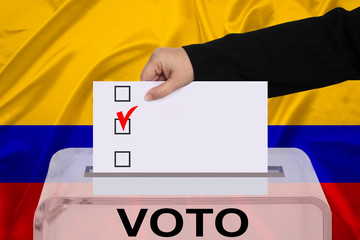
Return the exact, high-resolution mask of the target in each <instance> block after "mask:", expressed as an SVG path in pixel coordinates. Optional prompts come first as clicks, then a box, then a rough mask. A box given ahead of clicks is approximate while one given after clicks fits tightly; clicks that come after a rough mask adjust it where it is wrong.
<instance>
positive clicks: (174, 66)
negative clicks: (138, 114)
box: [140, 48, 194, 101]
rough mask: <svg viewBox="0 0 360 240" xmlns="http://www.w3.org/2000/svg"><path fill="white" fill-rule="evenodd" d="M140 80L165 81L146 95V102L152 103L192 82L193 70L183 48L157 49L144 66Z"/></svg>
mask: <svg viewBox="0 0 360 240" xmlns="http://www.w3.org/2000/svg"><path fill="white" fill-rule="evenodd" d="M140 80H141V81H166V82H165V83H163V84H161V85H159V86H157V87H154V88H152V89H150V90H149V91H148V92H147V93H146V96H145V99H146V101H152V100H156V99H159V98H162V97H165V96H167V95H169V94H170V93H172V92H173V91H175V90H177V89H179V88H181V87H183V86H185V85H187V84H189V83H190V82H192V81H193V80H194V70H193V67H192V65H191V62H190V59H189V57H188V55H187V53H186V52H185V50H184V49H183V48H157V49H155V51H154V52H153V54H152V55H151V57H150V59H149V61H148V62H147V64H146V65H145V67H144V69H143V71H142V73H141V76H140Z"/></svg>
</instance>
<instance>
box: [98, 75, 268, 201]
mask: <svg viewBox="0 0 360 240" xmlns="http://www.w3.org/2000/svg"><path fill="white" fill-rule="evenodd" d="M161 83H162V82H94V103H93V107H94V119H93V125H94V153H93V154H94V155H93V156H94V158H93V165H94V169H93V171H94V172H95V173H127V174H128V175H126V176H127V177H121V175H119V176H120V177H112V180H113V181H118V182H119V184H121V185H122V186H121V187H119V188H121V190H119V191H121V192H118V191H117V190H114V189H111V188H114V185H112V186H104V185H108V184H107V182H108V181H109V178H100V177H99V178H97V179H96V183H95V181H94V189H95V190H96V189H98V190H96V191H95V190H94V191H95V193H96V194H121V193H124V194H136V193H144V194H147V195H149V194H150V195H151V194H163V193H169V194H176V193H179V194H189V193H192V191H183V192H182V191H181V190H179V189H177V190H176V191H175V192H174V191H170V190H169V192H167V191H165V192H164V191H162V190H161V191H157V190H156V189H151V188H146V187H144V186H143V185H144V182H148V183H150V182H151V181H152V186H155V185H156V186H158V187H160V188H162V189H166V188H168V189H173V188H174V184H173V182H172V181H175V182H176V181H178V179H179V178H178V177H179V176H180V178H182V180H181V182H182V184H186V185H187V187H188V185H195V188H196V182H199V184H200V185H199V186H201V184H206V185H207V186H208V187H207V188H209V189H211V188H213V187H214V185H213V184H216V183H217V184H218V185H219V186H220V185H221V186H222V188H223V189H230V188H239V189H241V188H243V189H246V190H244V191H240V192H239V194H244V193H245V194H246V193H248V194H264V193H266V184H267V182H266V179H265V178H263V179H255V178H254V179H253V182H256V183H255V185H256V186H255V185H251V184H249V182H248V181H247V180H248V179H246V178H244V177H242V178H241V179H240V178H239V179H238V180H236V177H227V175H226V174H229V173H265V172H267V169H268V168H267V167H268V164H267V83H266V82H260V81H259V82H231V81H223V82H222V81H216V82H193V83H191V84H189V85H187V86H185V87H183V88H181V89H179V90H177V91H175V92H173V93H172V94H170V95H169V96H167V97H165V98H162V99H159V100H155V101H150V102H147V101H145V94H146V92H147V91H148V90H149V89H151V88H153V87H155V86H157V85H159V84H161ZM129 173H133V176H138V177H129ZM204 173H207V174H208V175H201V174H204ZM136 174H137V175H136ZM141 174H143V175H141ZM147 174H152V175H151V176H150V177H148V178H146V177H147V176H149V175H147ZM156 174H159V176H156ZM164 174H166V177H165V178H164V176H165V175H164ZM171 174H174V176H177V177H175V178H172V177H171ZM179 174H180V175H179ZM181 174H184V175H181ZM186 174H190V175H186ZM191 174H192V175H191ZM196 174H199V177H198V176H197V175H196ZM211 174H215V175H216V174H217V175H216V176H219V174H220V175H221V174H223V176H224V177H222V178H220V177H215V178H214V177H212V176H213V175H211ZM215 175H214V176H215ZM161 176H162V177H161ZM186 176H188V177H186ZM200 176H203V177H200ZM204 176H205V177H204ZM144 178H146V179H147V180H144ZM94 180H95V179H94ZM235 180H236V181H235ZM149 181H150V182H149ZM164 182H166V183H168V185H167V186H164V185H163V184H164ZM246 183H248V184H246ZM99 184H100V185H102V187H101V188H100V187H99V188H98V187H97V185H99ZM229 184H231V185H233V184H237V185H236V186H227V185H229ZM259 184H260V185H261V186H260V187H257V186H258V185H259ZM242 185H244V186H242ZM245 185H246V186H245ZM141 186H143V188H144V189H145V188H146V189H147V190H144V191H139V192H136V191H135V192H134V191H133V189H134V188H136V187H139V188H141ZM171 186H172V187H171ZM175 186H176V187H179V188H181V186H178V185H176V184H175ZM126 188H129V189H132V190H129V191H127V190H126ZM202 189H203V191H201V190H199V189H194V192H197V193H199V194H213V193H214V192H213V190H211V191H207V190H206V189H205V190H204V187H202ZM224 193H225V194H227V193H237V192H233V191H232V190H231V191H227V190H225V191H224V190H222V191H220V192H219V194H224ZM215 195H216V194H215Z"/></svg>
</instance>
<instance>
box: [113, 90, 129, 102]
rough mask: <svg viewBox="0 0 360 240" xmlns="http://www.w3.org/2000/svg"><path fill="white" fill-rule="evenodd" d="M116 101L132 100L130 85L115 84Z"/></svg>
mask: <svg viewBox="0 0 360 240" xmlns="http://www.w3.org/2000/svg"><path fill="white" fill-rule="evenodd" d="M114 94H115V102H130V86H115V91H114Z"/></svg>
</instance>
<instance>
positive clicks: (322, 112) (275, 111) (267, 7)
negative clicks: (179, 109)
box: [0, 0, 360, 125]
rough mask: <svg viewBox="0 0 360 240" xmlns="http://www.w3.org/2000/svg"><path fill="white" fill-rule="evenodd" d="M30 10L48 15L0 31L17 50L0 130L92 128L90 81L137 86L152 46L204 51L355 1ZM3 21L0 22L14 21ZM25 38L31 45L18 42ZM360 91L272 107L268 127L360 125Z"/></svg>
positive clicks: (84, 4)
mask: <svg viewBox="0 0 360 240" xmlns="http://www.w3.org/2000/svg"><path fill="white" fill-rule="evenodd" d="M8 2H11V1H8ZM23 2H24V4H25V2H27V0H23ZM33 2H34V3H38V4H32V5H26V6H27V9H26V10H27V11H28V12H36V13H37V12H39V11H40V12H41V10H39V9H44V10H43V11H47V12H46V14H45V13H44V17H41V19H46V17H45V16H47V14H48V15H49V14H50V13H51V11H53V12H54V13H53V15H52V16H51V17H50V18H49V19H48V20H47V21H46V22H42V23H40V22H41V21H40V20H38V21H34V22H32V23H31V24H30V25H29V24H27V23H28V22H29V20H28V19H26V18H24V19H23V22H21V20H19V18H18V16H17V21H18V22H17V26H16V27H14V28H13V31H12V32H11V34H9V31H7V30H6V29H7V28H6V26H5V27H4V26H0V41H1V42H5V43H7V44H9V42H16V46H13V48H12V50H11V51H8V52H4V51H0V57H1V58H0V60H1V61H2V64H3V68H2V70H1V72H0V83H1V84H0V125H88V124H92V81H103V80H105V79H111V80H119V81H121V80H124V81H137V80H139V75H140V72H141V70H142V67H143V66H144V65H145V63H146V61H147V59H148V58H149V56H150V54H151V52H152V51H153V50H154V49H155V48H156V47H160V46H170V47H178V46H182V45H187V44H191V43H199V42H205V41H209V40H212V39H214V38H219V37H222V36H223V35H226V34H228V33H231V32H246V31H250V30H255V29H258V28H263V27H267V26H271V25H275V24H278V23H282V22H287V21H291V20H296V19H301V18H306V17H311V16H318V15H322V14H324V13H326V12H327V11H329V10H331V9H333V8H335V7H337V6H341V7H344V8H347V9H349V10H350V9H353V8H355V7H357V6H359V3H358V0H348V1H346V2H345V1H342V2H338V1H335V0H333V1H313V0H308V1H304V0H297V1H295V0H287V1H276V3H274V2H275V1H272V0H243V1H236V0H228V1H225V0H218V1H200V0H196V1H194V0H171V1H153V0H151V1H150V0H143V1H141V2H140V1H128V0H126V1H125V0H72V1H67V2H66V3H64V4H63V5H62V6H61V7H59V8H58V6H57V7H53V9H52V10H49V9H48V8H39V4H40V2H37V1H35V0H33ZM55 2H57V3H58V5H60V3H62V1H60V0H59V1H55ZM8 4H10V5H8V6H7V8H8V9H9V8H10V7H15V6H12V5H11V4H13V3H8ZM17 4H19V2H18V1H17ZM41 4H43V3H41ZM5 9H6V8H5ZM22 9H23V8H22ZM19 11H20V10H19ZM22 11H24V10H22ZM0 16H1V17H0V20H1V21H0V23H2V22H11V20H12V18H14V17H13V15H7V16H4V15H2V14H1V12H0ZM31 16H32V15H30V18H31ZM33 17H34V18H35V16H33ZM20 19H21V18H20ZM35 27H37V29H36V28H35ZM21 29H23V31H26V32H27V36H29V35H31V34H32V36H31V37H30V38H27V39H26V40H24V35H21V31H20V30H21ZM18 30H19V31H18ZM30 33H31V34H30ZM10 38H11V39H13V40H14V41H10ZM15 40H16V41H15ZM10 55H11V56H10ZM359 90H360V86H359V84H358V83H356V82H347V83H344V84H339V85H337V86H332V87H328V88H324V89H321V90H314V91H310V92H307V93H299V94H294V95H291V96H286V97H279V98H276V99H272V100H270V101H269V124H321V125H326V124H331V125H333V124H341V125H345V124H359V122H360V120H359V119H360V114H359V107H357V106H356V103H359V102H360V101H359V97H358V95H359V94H358V93H359V92H360V91H359Z"/></svg>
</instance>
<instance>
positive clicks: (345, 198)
mask: <svg viewBox="0 0 360 240" xmlns="http://www.w3.org/2000/svg"><path fill="white" fill-rule="evenodd" d="M321 186H322V187H323V190H324V193H325V195H326V198H327V200H328V202H329V204H330V207H331V211H332V214H333V224H332V226H333V239H334V240H343V239H360V201H359V199H360V183H322V184H321ZM42 187H43V183H0V196H1V197H0V213H1V214H0V239H6V240H27V239H29V240H30V239H32V237H33V217H34V212H35V209H36V207H37V204H38V200H39V197H40V194H41V189H42Z"/></svg>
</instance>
